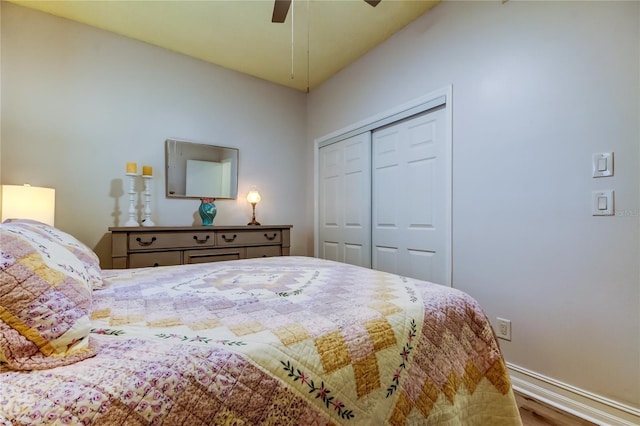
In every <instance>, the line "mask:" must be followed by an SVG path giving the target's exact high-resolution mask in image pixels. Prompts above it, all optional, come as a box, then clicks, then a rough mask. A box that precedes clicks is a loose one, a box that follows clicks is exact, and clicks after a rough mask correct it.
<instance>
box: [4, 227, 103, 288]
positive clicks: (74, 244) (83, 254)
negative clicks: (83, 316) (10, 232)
mask: <svg viewBox="0 0 640 426" xmlns="http://www.w3.org/2000/svg"><path fill="white" fill-rule="evenodd" d="M3 225H7V226H9V227H10V228H11V229H24V230H27V231H31V232H37V233H39V234H40V235H42V236H43V237H45V238H48V239H50V240H51V241H55V242H57V243H58V244H60V245H61V246H63V247H65V248H66V249H67V250H69V251H70V252H71V253H73V254H74V255H75V256H76V257H77V258H78V259H79V260H80V262H82V264H83V265H84V268H85V269H86V271H87V272H86V278H87V279H88V281H89V284H90V285H91V288H94V289H95V288H101V287H102V285H103V283H102V270H101V269H100V259H99V258H98V255H97V254H95V253H94V251H93V250H91V249H90V248H89V247H87V245H86V244H84V243H82V242H81V241H79V240H78V239H76V238H75V237H74V236H72V235H69V234H67V233H66V232H62V231H61V230H59V229H57V228H54V227H52V226H49V225H47V224H44V223H41V222H37V221H35V220H29V219H18V220H16V219H12V220H9V221H5V222H4V224H3Z"/></svg>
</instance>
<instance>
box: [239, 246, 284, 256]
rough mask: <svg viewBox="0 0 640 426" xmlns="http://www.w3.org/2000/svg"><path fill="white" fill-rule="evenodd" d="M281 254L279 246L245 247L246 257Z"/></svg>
mask: <svg viewBox="0 0 640 426" xmlns="http://www.w3.org/2000/svg"><path fill="white" fill-rule="evenodd" d="M274 256H282V250H281V248H280V246H262V247H247V258H248V259H252V258H254V257H274Z"/></svg>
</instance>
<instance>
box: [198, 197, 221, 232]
mask: <svg viewBox="0 0 640 426" xmlns="http://www.w3.org/2000/svg"><path fill="white" fill-rule="evenodd" d="M200 201H201V202H200V208H198V213H200V217H201V218H202V225H204V226H211V225H213V218H215V217H216V213H217V212H218V211H217V209H216V205H215V204H213V200H211V199H204V198H203V199H201V200H200Z"/></svg>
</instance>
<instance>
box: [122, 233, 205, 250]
mask: <svg viewBox="0 0 640 426" xmlns="http://www.w3.org/2000/svg"><path fill="white" fill-rule="evenodd" d="M215 240H216V239H215V233H214V232H211V231H202V232H197V231H194V232H162V233H160V232H158V233H153V232H132V233H131V234H129V251H143V250H144V251H149V250H158V249H167V248H168V249H172V248H178V247H194V248H195V247H198V248H201V247H214V246H215V244H216V242H215Z"/></svg>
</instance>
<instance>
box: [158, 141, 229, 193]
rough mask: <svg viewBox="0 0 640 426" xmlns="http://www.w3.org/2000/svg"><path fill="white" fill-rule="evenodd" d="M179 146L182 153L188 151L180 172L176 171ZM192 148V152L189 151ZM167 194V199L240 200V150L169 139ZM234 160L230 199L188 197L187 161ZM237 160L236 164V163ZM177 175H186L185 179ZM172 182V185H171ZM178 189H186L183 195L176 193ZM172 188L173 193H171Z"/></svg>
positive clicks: (167, 143)
mask: <svg viewBox="0 0 640 426" xmlns="http://www.w3.org/2000/svg"><path fill="white" fill-rule="evenodd" d="M177 144H180V146H181V147H182V152H184V150H185V149H187V154H186V155H184V154H183V158H181V159H180V161H181V162H182V164H181V165H180V170H184V172H182V171H178V170H177V169H176V164H175V161H177V158H176V153H177ZM189 148H192V149H191V151H189V150H188V149H189ZM203 151H209V152H208V153H204V154H203ZM164 152H165V194H166V197H167V198H178V199H196V200H197V199H201V198H215V199H217V200H219V199H223V200H224V199H228V200H233V199H236V198H238V165H239V162H240V150H239V149H238V148H231V147H227V146H218V145H209V144H204V143H199V142H193V141H189V140H184V139H174V138H168V139H166V140H165V151H164ZM227 158H231V159H232V166H231V167H232V169H231V190H230V194H229V196H228V197H225V196H219V195H210V194H206V195H198V196H195V195H186V180H187V176H186V167H187V166H186V161H187V160H198V161H216V162H217V161H220V160H222V159H227ZM233 160H235V164H233V163H234V161H233ZM176 173H184V174H185V176H184V178H183V177H182V176H176ZM170 182H171V184H170ZM176 187H178V188H180V189H181V190H182V188H184V189H183V190H182V191H181V193H176ZM170 188H171V189H173V191H170Z"/></svg>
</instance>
